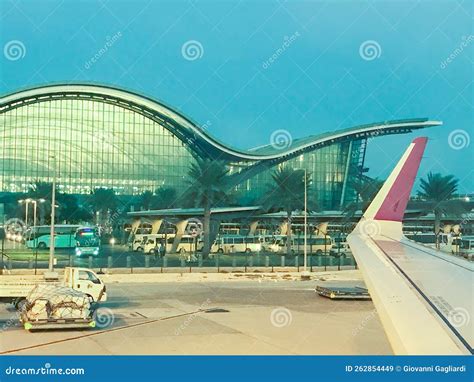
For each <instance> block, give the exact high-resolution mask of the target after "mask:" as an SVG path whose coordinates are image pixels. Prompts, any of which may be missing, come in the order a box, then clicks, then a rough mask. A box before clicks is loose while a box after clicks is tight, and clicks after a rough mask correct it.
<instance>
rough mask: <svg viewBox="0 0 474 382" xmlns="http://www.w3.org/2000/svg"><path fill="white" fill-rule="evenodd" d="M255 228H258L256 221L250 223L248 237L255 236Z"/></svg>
mask: <svg viewBox="0 0 474 382" xmlns="http://www.w3.org/2000/svg"><path fill="white" fill-rule="evenodd" d="M257 226H258V220H255V221H253V222H251V223H250V227H249V228H250V229H249V236H254V235H255V232H256V231H257Z"/></svg>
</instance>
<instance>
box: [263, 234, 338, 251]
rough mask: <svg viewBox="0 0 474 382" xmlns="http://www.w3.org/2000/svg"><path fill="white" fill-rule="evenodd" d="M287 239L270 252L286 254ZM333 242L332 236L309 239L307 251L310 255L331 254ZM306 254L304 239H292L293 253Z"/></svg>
mask: <svg viewBox="0 0 474 382" xmlns="http://www.w3.org/2000/svg"><path fill="white" fill-rule="evenodd" d="M286 241H287V237H286V236H285V237H282V238H281V239H279V240H277V241H276V242H275V244H273V245H271V246H270V250H271V251H272V252H274V253H280V254H286V251H287V249H286ZM332 245H333V243H332V240H331V237H330V236H326V237H324V236H317V237H308V238H307V239H306V250H307V253H308V254H317V255H323V254H329V252H330V251H331V248H332ZM303 252H304V237H296V238H292V239H291V253H292V254H294V255H296V254H300V253H303Z"/></svg>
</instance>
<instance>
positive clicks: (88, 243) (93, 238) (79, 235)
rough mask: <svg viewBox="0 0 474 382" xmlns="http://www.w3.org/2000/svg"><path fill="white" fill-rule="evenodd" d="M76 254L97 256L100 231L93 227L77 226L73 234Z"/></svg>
mask: <svg viewBox="0 0 474 382" xmlns="http://www.w3.org/2000/svg"><path fill="white" fill-rule="evenodd" d="M74 239H75V243H76V248H75V253H76V256H98V255H99V251H100V233H99V229H98V228H95V227H79V228H77V229H76V233H75V235H74Z"/></svg>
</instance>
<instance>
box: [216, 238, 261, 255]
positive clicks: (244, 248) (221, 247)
mask: <svg viewBox="0 0 474 382" xmlns="http://www.w3.org/2000/svg"><path fill="white" fill-rule="evenodd" d="M262 248H263V246H262V242H261V239H260V238H259V237H258V236H222V237H218V238H217V239H216V240H215V241H214V243H213V244H212V246H211V252H213V253H216V252H217V253H235V252H246V253H254V252H260V251H261V250H262Z"/></svg>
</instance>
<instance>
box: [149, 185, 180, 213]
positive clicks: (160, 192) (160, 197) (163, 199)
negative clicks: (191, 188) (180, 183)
mask: <svg viewBox="0 0 474 382" xmlns="http://www.w3.org/2000/svg"><path fill="white" fill-rule="evenodd" d="M177 199H178V197H177V192H176V189H175V188H172V187H158V188H157V189H156V190H155V198H154V201H153V206H154V207H155V208H159V209H162V208H173V207H175V206H176V201H177Z"/></svg>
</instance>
